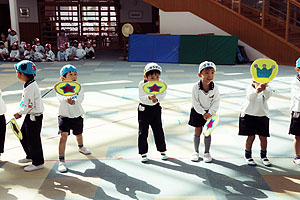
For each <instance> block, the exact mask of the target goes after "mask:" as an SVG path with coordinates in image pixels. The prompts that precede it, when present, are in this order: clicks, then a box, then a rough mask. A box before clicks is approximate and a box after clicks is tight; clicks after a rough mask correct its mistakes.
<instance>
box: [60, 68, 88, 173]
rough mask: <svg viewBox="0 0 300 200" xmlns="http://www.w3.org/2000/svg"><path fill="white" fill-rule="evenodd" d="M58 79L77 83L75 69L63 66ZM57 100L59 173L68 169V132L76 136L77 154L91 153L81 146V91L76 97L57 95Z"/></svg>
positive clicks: (82, 112) (82, 95) (82, 96)
mask: <svg viewBox="0 0 300 200" xmlns="http://www.w3.org/2000/svg"><path fill="white" fill-rule="evenodd" d="M60 77H61V80H62V81H77V69H76V67H74V66H73V65H65V66H63V67H62V68H61V70H60ZM57 98H58V100H59V103H60V106H59V113H58V125H59V132H58V133H59V134H60V141H59V147H58V151H59V164H58V171H59V172H61V173H64V172H67V171H68V168H67V167H66V163H65V149H66V142H67V139H68V135H69V134H70V130H73V134H74V135H75V136H76V140H77V143H78V147H79V152H80V153H83V154H85V155H88V154H91V151H90V150H88V149H87V148H86V147H84V146H83V138H82V132H83V118H82V116H83V114H84V111H83V108H82V106H81V103H82V102H83V99H84V94H83V91H82V88H81V90H80V91H79V93H77V94H76V95H73V96H71V97H65V96H62V95H59V94H57Z"/></svg>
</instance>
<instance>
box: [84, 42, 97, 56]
mask: <svg viewBox="0 0 300 200" xmlns="http://www.w3.org/2000/svg"><path fill="white" fill-rule="evenodd" d="M85 52H86V55H85V57H86V58H92V59H95V50H94V47H92V42H91V41H87V42H86V47H85Z"/></svg>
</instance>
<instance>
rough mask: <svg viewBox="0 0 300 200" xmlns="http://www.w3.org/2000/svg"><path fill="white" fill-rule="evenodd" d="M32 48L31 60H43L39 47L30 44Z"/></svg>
mask: <svg viewBox="0 0 300 200" xmlns="http://www.w3.org/2000/svg"><path fill="white" fill-rule="evenodd" d="M32 50H33V52H34V53H33V60H34V61H36V62H41V61H43V58H44V55H43V54H42V53H41V52H40V51H39V48H38V47H37V46H36V45H32Z"/></svg>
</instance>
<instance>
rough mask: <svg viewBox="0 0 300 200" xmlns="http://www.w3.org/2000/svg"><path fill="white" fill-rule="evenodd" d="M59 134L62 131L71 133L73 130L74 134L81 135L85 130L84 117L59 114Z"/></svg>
mask: <svg viewBox="0 0 300 200" xmlns="http://www.w3.org/2000/svg"><path fill="white" fill-rule="evenodd" d="M58 128H59V131H58V134H60V133H62V132H68V133H69V135H70V131H71V130H72V131H73V135H80V134H82V132H83V118H82V117H81V116H80V117H77V118H68V117H62V116H58Z"/></svg>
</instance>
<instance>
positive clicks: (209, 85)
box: [188, 61, 220, 163]
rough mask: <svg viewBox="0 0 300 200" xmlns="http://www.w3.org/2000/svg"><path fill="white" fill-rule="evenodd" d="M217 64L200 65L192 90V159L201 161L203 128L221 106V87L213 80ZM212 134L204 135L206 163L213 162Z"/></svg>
mask: <svg viewBox="0 0 300 200" xmlns="http://www.w3.org/2000/svg"><path fill="white" fill-rule="evenodd" d="M215 72H216V65H215V64H214V63H213V62H208V61H204V62H202V63H201V64H200V65H199V73H198V76H199V77H200V78H201V80H200V81H198V82H197V83H195V84H194V86H193V91H192V108H191V113H190V119H189V122H188V124H189V125H190V126H193V127H195V134H194V138H193V140H194V150H195V152H194V153H193V154H192V157H191V161H193V162H198V161H199V145H200V135H201V133H202V128H203V126H204V125H205V123H206V120H207V119H209V118H210V117H211V116H212V115H214V114H216V112H217V110H218V108H219V102H220V93H219V88H218V86H217V85H216V84H215V82H213V80H214V78H215ZM210 144H211V136H210V135H209V136H206V137H204V146H205V150H204V155H203V160H204V162H206V163H210V162H212V157H211V155H210V152H209V150H210Z"/></svg>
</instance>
